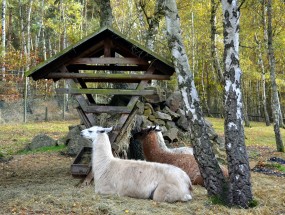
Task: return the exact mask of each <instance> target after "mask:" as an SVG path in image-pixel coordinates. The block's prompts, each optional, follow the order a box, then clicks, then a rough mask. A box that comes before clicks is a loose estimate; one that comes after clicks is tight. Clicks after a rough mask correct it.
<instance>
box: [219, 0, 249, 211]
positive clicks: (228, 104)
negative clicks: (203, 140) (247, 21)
mask: <svg viewBox="0 0 285 215" xmlns="http://www.w3.org/2000/svg"><path fill="white" fill-rule="evenodd" d="M222 5H223V24H224V79H225V101H224V104H225V123H224V129H225V146H226V152H227V160H228V167H229V173H230V190H229V201H230V204H232V205H238V206H241V207H244V208H247V207H248V206H249V203H250V202H251V201H252V199H253V196H252V190H251V182H250V167H249V162H248V156H247V152H246V147H245V141H244V127H243V116H242V113H243V103H242V90H241V74H242V71H241V68H240V64H239V27H240V26H239V18H240V10H239V7H238V0H232V1H228V0H222Z"/></svg>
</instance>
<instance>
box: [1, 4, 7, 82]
mask: <svg viewBox="0 0 285 215" xmlns="http://www.w3.org/2000/svg"><path fill="white" fill-rule="evenodd" d="M1 21H2V28H1V33H2V38H1V39H2V47H1V49H2V50H1V57H2V59H3V61H2V80H3V81H4V80H5V70H6V69H5V55H6V0H3V1H2V17H1Z"/></svg>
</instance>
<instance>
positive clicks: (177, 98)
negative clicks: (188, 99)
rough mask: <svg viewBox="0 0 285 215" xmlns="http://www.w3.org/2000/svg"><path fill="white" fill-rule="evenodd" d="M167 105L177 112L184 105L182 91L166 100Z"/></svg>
mask: <svg viewBox="0 0 285 215" xmlns="http://www.w3.org/2000/svg"><path fill="white" fill-rule="evenodd" d="M166 105H167V106H168V107H169V109H170V110H172V111H174V112H176V111H177V110H178V109H179V108H180V107H181V105H182V96H181V93H180V91H176V92H174V93H173V94H171V95H170V96H169V97H168V98H167V99H166Z"/></svg>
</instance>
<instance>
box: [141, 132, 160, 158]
mask: <svg viewBox="0 0 285 215" xmlns="http://www.w3.org/2000/svg"><path fill="white" fill-rule="evenodd" d="M143 152H144V155H145V156H146V158H147V159H150V160H151V159H152V157H156V155H157V153H160V152H162V149H161V148H160V147H159V145H158V140H157V137H156V134H155V133H153V132H151V133H149V134H147V135H146V137H145V138H144V141H143Z"/></svg>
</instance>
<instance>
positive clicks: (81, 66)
mask: <svg viewBox="0 0 285 215" xmlns="http://www.w3.org/2000/svg"><path fill="white" fill-rule="evenodd" d="M148 67H149V65H138V66H128V65H124V66H119V65H108V66H105V65H86V64H72V65H68V66H67V68H68V69H69V70H70V71H72V69H76V70H109V71H146V70H147V68H148Z"/></svg>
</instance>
